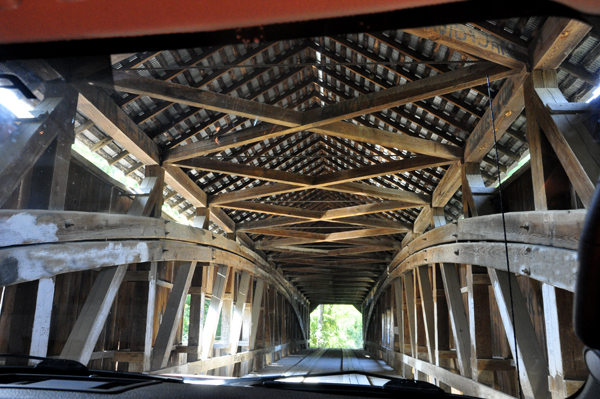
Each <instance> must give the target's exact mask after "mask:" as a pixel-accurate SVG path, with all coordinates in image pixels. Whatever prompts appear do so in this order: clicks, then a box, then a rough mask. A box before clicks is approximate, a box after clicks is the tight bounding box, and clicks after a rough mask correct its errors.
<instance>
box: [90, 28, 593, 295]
mask: <svg viewBox="0 0 600 399" xmlns="http://www.w3.org/2000/svg"><path fill="white" fill-rule="evenodd" d="M544 22H545V19H544V18H538V17H532V18H514V19H509V20H502V21H485V22H480V23H470V24H465V25H460V26H461V29H462V30H461V32H463V33H464V32H467V34H468V35H473V38H474V40H477V39H481V38H492V39H493V40H496V41H498V43H502V44H503V45H505V48H504V49H505V50H506V51H501V52H500V55H499V56H497V57H486V56H485V55H484V56H482V55H481V54H477V53H474V52H467V51H465V47H464V43H463V41H462V39H461V37H460V34H455V35H454V36H452V34H450V35H449V36H448V37H449V39H448V40H446V41H444V40H439V38H437V39H436V38H433V37H428V33H427V32H426V31H424V30H419V29H413V30H408V31H401V30H395V31H385V32H375V33H358V34H357V33H352V34H346V35H341V36H331V37H329V36H328V37H316V38H307V39H295V40H284V41H280V42H273V43H261V42H252V43H245V44H236V45H229V46H223V47H216V46H215V47H202V48H189V49H179V50H165V51H160V52H144V53H139V54H135V55H125V56H121V57H115V58H114V61H115V62H114V64H113V69H114V70H115V71H114V89H115V90H112V91H111V93H112V97H113V99H114V101H115V102H116V103H117V104H118V106H120V107H121V108H122V110H124V111H125V112H126V113H127V114H128V115H129V117H130V118H131V119H132V120H133V121H134V122H135V123H136V124H137V125H138V126H139V127H140V128H141V129H142V130H143V132H144V133H145V134H147V135H148V137H149V138H150V139H152V140H153V141H154V142H155V143H157V144H158V145H159V146H160V147H161V148H162V150H163V162H164V164H171V165H174V166H177V167H180V168H181V169H182V170H183V171H185V173H187V175H188V176H189V177H190V178H191V179H192V180H193V181H194V182H196V184H197V185H198V186H199V187H200V188H201V189H202V190H203V191H204V192H205V193H206V194H208V202H209V206H210V207H211V208H213V210H215V212H217V210H216V209H215V208H221V209H222V211H224V212H225V213H226V214H227V216H228V217H229V218H231V220H233V222H235V230H236V232H238V233H241V232H244V233H246V234H247V235H248V236H249V237H250V238H251V239H252V241H254V243H253V244H251V245H252V246H254V248H255V249H256V250H258V251H263V252H264V254H265V256H266V257H267V259H268V260H270V261H272V262H274V265H275V266H276V267H278V268H280V269H281V270H282V271H283V272H284V274H285V276H286V277H287V278H288V279H289V280H290V281H291V282H292V283H294V284H295V285H296V286H297V287H298V288H299V289H300V290H301V292H303V293H304V295H305V296H306V297H307V298H308V299H309V300H310V301H311V302H313V303H347V304H360V303H362V301H363V299H364V297H365V295H366V294H367V292H368V291H369V290H370V288H371V287H372V286H373V284H374V282H375V281H376V280H377V278H378V277H379V276H380V275H381V273H383V272H384V271H385V269H386V266H387V265H388V264H389V262H390V260H391V259H392V257H393V254H394V253H395V252H396V251H398V250H399V248H400V247H401V242H402V239H403V238H404V236H405V234H406V233H407V232H412V231H416V230H418V228H416V227H418V225H419V223H420V219H419V215H420V213H422V212H423V211H424V210H427V209H429V208H428V207H429V204H430V203H431V198H432V194H433V192H434V190H435V189H436V187H437V186H438V184H439V182H440V180H441V179H442V178H443V177H444V175H445V173H446V171H447V170H448V167H449V165H451V164H454V163H456V162H457V161H458V160H460V159H461V158H462V153H463V149H462V147H463V146H464V144H465V141H466V140H467V139H468V138H469V136H470V135H471V133H472V132H473V130H474V129H475V127H476V126H477V124H478V123H479V122H480V120H481V118H482V117H483V116H484V114H485V112H486V110H487V108H488V105H489V100H490V99H489V98H488V87H487V85H486V84H485V82H486V76H488V75H489V77H490V81H491V87H490V90H491V95H492V98H494V97H495V96H496V94H497V93H498V90H499V88H500V87H501V86H502V84H503V82H504V80H505V78H506V77H507V76H511V75H514V74H515V73H517V72H518V70H519V69H520V68H522V67H523V66H524V63H523V62H522V60H523V59H526V57H525V56H526V54H527V47H528V46H529V44H530V43H531V42H532V40H534V39H535V37H536V35H537V34H538V32H539V31H540V28H541V27H542V25H543V23H544ZM438 36H439V35H438ZM465 37H466V36H465ZM457 38H458V39H457ZM431 39H434V40H435V41H432V40H431ZM467 41H468V39H467ZM598 43H599V41H598V36H596V35H595V34H594V33H589V34H588V35H587V36H586V38H585V39H584V40H583V41H582V43H581V45H580V47H579V48H580V49H583V50H581V51H580V53H577V57H578V58H577V60H576V62H568V61H569V59H567V61H565V64H568V65H564V67H563V66H561V72H560V74H559V79H560V83H561V85H562V86H561V88H563V89H565V90H563V91H566V90H567V89H568V90H570V92H569V97H570V98H569V99H570V100H571V101H574V100H577V99H580V98H583V97H585V96H586V95H587V93H589V92H590V90H591V89H593V88H594V86H593V82H594V79H595V77H594V75H593V74H592V73H590V69H593V68H595V69H598V67H599V65H596V64H598V63H597V62H596V61H597V59H598V57H599V55H600V54H599V49H600V46H599V45H598ZM586 46H587V47H586ZM174 47H175V46H174ZM573 54H574V56H575V54H576V52H574V53H573ZM488 55H489V54H488ZM570 60H571V61H572V60H573V57H571V59H570ZM585 72H588V75H585ZM590 75H591V76H590ZM213 93H219V94H222V95H226V96H217V95H213ZM78 121H79V123H80V128H79V130H78V133H79V136H78V139H79V140H80V141H82V142H84V143H85V144H86V145H88V146H89V147H90V148H91V149H92V151H95V152H97V153H98V154H99V155H101V156H102V157H104V158H105V159H107V160H108V161H109V163H111V164H113V165H115V166H117V167H118V168H120V169H122V170H123V171H124V172H125V173H126V174H127V175H129V176H131V177H133V178H134V179H138V180H139V179H141V178H142V177H143V175H144V168H143V163H142V161H140V160H139V159H137V158H135V156H133V155H132V154H130V153H129V152H128V151H126V150H125V149H124V147H123V146H122V145H120V143H118V142H115V141H113V140H112V138H111V137H110V136H108V135H106V134H105V133H106V132H103V131H101V130H100V129H99V128H98V127H96V126H93V124H92V123H88V120H87V116H86V115H84V114H83V113H81V114H79V115H78ZM511 121H512V125H511V126H510V128H508V129H507V131H506V134H504V135H502V136H501V137H499V138H498V153H499V154H498V156H499V159H498V164H497V163H496V155H495V152H493V151H492V152H491V153H489V154H487V155H485V156H484V157H483V162H482V175H483V177H484V180H485V182H486V184H488V185H492V184H495V183H496V181H497V178H496V176H497V165H499V169H500V172H502V173H506V172H507V171H508V170H509V169H510V168H511V166H513V165H514V164H515V163H516V162H518V161H519V160H520V159H522V157H523V156H524V155H525V154H526V153H527V139H526V136H525V118H524V114H523V115H514V116H513V118H512V119H511ZM165 197H166V198H167V204H168V205H170V206H171V207H172V208H173V209H175V210H177V211H178V212H180V213H183V214H185V215H186V216H187V217H188V218H190V219H191V218H193V217H194V216H195V215H196V212H195V208H194V206H193V205H192V204H191V203H189V202H188V201H186V200H185V199H184V198H183V197H182V196H180V195H179V194H177V193H176V192H175V191H173V190H172V188H171V187H165ZM444 213H445V217H446V218H447V219H448V220H456V219H457V218H459V217H460V216H461V215H462V202H461V193H460V191H458V192H457V193H456V194H455V195H454V196H453V197H452V198H451V199H449V201H448V202H447V204H446V205H445V209H444ZM211 229H212V230H214V231H215V232H217V233H223V232H225V230H224V229H223V226H222V224H220V223H217V224H211Z"/></svg>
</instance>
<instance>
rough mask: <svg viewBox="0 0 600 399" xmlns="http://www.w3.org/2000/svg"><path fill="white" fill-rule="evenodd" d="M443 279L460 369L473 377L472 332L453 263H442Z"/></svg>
mask: <svg viewBox="0 0 600 399" xmlns="http://www.w3.org/2000/svg"><path fill="white" fill-rule="evenodd" d="M440 267H441V272H442V279H443V281H444V292H445V293H446V301H447V302H448V310H449V312H450V326H451V327H452V334H453V336H454V344H455V345H456V358H457V361H458V369H459V370H460V374H461V375H462V376H464V377H468V378H471V334H470V325H469V319H468V318H467V313H466V311H465V306H464V303H463V298H462V294H461V292H460V282H459V280H458V270H457V269H456V265H455V264H452V263H442V264H441V265H440Z"/></svg>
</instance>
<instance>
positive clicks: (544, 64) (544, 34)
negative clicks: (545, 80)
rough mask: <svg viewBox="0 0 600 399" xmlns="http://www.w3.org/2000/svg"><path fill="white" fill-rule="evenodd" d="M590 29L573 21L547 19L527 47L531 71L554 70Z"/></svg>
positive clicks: (554, 18)
mask: <svg viewBox="0 0 600 399" xmlns="http://www.w3.org/2000/svg"><path fill="white" fill-rule="evenodd" d="M591 29H592V27H591V26H589V25H587V24H585V23H583V22H580V21H577V20H575V19H568V18H558V17H549V18H548V19H547V20H546V22H544V25H543V26H542V28H541V29H540V32H539V33H538V36H537V39H536V41H535V43H533V44H532V45H531V46H530V47H529V59H530V64H531V69H556V68H558V67H560V65H561V64H562V63H563V61H565V60H566V59H567V57H568V56H569V55H570V54H571V52H572V51H573V50H574V49H575V47H577V45H579V43H580V42H581V41H582V40H583V39H584V38H585V35H586V34H587V33H588V32H589V31H590V30H591Z"/></svg>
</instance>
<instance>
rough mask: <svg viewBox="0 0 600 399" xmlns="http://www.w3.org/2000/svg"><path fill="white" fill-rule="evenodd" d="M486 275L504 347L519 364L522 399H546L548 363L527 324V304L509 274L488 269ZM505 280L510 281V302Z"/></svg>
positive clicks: (531, 325)
mask: <svg viewBox="0 0 600 399" xmlns="http://www.w3.org/2000/svg"><path fill="white" fill-rule="evenodd" d="M488 272H489V276H490V280H491V282H492V287H493V289H494V295H495V297H496V302H497V304H498V309H499V310H500V316H501V318H502V325H503V326H504V330H505V331H506V336H507V337H508V344H509V346H510V349H511V351H512V353H513V357H514V359H515V360H516V361H518V362H519V366H520V367H519V374H520V377H521V389H522V391H523V395H524V396H525V398H536V399H544V398H550V392H549V389H548V363H547V362H546V358H545V357H544V353H543V351H542V347H541V345H540V343H539V341H538V339H537V335H536V333H535V329H534V328H533V324H532V323H531V318H530V317H529V312H528V310H527V303H526V302H525V298H524V297H523V294H522V293H521V290H520V288H519V283H518V282H517V278H516V277H515V276H514V275H513V274H509V273H507V272H503V271H500V270H496V269H492V268H489V269H488ZM509 279H511V280H512V281H511V285H512V299H511V289H510V287H509ZM513 314H514V320H513V317H512V315H513ZM515 337H516V338H515ZM515 339H516V341H517V342H516V347H515Z"/></svg>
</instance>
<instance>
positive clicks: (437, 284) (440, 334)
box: [432, 265, 451, 392]
mask: <svg viewBox="0 0 600 399" xmlns="http://www.w3.org/2000/svg"><path fill="white" fill-rule="evenodd" d="M432 272H433V273H432V277H433V306H434V315H435V316H434V320H435V327H434V331H435V365H436V366H438V367H443V368H446V369H450V368H451V367H450V363H451V360H450V359H448V358H447V357H446V356H445V354H446V353H448V352H449V350H450V331H449V325H450V323H449V320H448V304H447V303H446V296H445V292H444V288H443V286H444V284H443V282H442V274H441V271H440V267H439V266H438V265H433V268H432ZM436 383H437V385H438V386H439V387H440V388H442V389H443V390H444V391H446V392H450V390H451V389H450V386H449V385H447V384H444V383H443V382H441V381H439V380H437V381H436Z"/></svg>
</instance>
